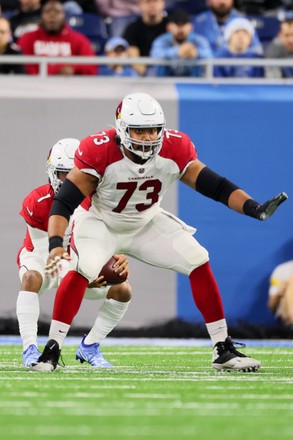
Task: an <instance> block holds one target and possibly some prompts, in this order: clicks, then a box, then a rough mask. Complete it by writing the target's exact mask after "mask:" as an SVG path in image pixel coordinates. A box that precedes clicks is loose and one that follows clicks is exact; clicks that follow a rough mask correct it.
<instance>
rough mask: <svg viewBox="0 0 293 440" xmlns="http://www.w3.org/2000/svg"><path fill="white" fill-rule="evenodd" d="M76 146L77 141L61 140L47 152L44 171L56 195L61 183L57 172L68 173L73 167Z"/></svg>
mask: <svg viewBox="0 0 293 440" xmlns="http://www.w3.org/2000/svg"><path fill="white" fill-rule="evenodd" d="M78 146H79V140H78V139H72V138H66V139H61V140H60V141H58V142H57V143H56V144H55V145H54V146H53V147H52V148H51V150H50V152H49V156H48V159H47V164H46V171H47V174H48V177H49V182H50V184H51V186H52V188H53V190H54V193H55V194H57V193H58V191H59V189H60V187H61V185H62V183H63V181H62V180H61V179H60V178H59V172H62V173H69V171H70V170H71V169H72V168H73V167H74V155H75V151H76V149H77V147H78Z"/></svg>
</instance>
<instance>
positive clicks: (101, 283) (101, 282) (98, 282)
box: [88, 275, 107, 289]
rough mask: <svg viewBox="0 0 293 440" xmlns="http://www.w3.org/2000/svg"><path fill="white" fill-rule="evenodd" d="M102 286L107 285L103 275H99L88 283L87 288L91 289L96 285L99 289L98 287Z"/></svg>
mask: <svg viewBox="0 0 293 440" xmlns="http://www.w3.org/2000/svg"><path fill="white" fill-rule="evenodd" d="M104 286H107V282H106V281H104V277H103V275H101V276H100V277H98V278H96V279H95V280H94V281H92V282H91V283H89V285H88V288H90V289H92V288H93V287H97V288H98V289H99V288H100V287H104Z"/></svg>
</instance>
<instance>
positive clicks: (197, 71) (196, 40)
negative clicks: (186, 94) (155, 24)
mask: <svg viewBox="0 0 293 440" xmlns="http://www.w3.org/2000/svg"><path fill="white" fill-rule="evenodd" d="M186 42H191V43H193V44H194V45H195V46H196V48H197V51H198V56H197V58H196V59H198V60H200V59H205V58H213V53H212V50H211V48H210V45H209V42H208V41H207V40H206V39H205V38H203V37H202V36H200V35H197V34H195V33H194V32H192V33H190V34H189V35H188V37H187V39H186ZM179 47H180V45H179V44H178V43H177V42H176V41H175V40H174V37H173V35H172V33H170V32H167V33H165V34H163V35H160V36H159V37H157V38H156V39H155V40H154V41H153V44H152V47H151V52H150V55H151V57H153V58H161V59H164V60H174V61H176V63H174V65H172V66H155V69H154V70H155V75H156V76H196V77H198V76H202V74H203V69H202V67H201V66H187V65H184V61H185V60H184V59H183V58H180V57H179V55H178V51H179ZM187 61H188V62H189V61H191V60H187Z"/></svg>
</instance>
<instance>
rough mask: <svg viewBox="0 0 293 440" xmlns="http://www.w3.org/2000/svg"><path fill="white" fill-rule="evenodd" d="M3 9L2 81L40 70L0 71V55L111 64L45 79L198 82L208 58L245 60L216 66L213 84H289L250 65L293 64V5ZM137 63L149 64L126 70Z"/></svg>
mask: <svg viewBox="0 0 293 440" xmlns="http://www.w3.org/2000/svg"><path fill="white" fill-rule="evenodd" d="M0 8H1V10H0V73H2V74H9V73H12V74H20V73H21V74H28V75H36V74H37V73H38V72H39V66H38V64H27V65H23V64H18V63H15V64H9V63H3V62H1V55H20V56H21V55H32V56H47V57H48V56H50V57H59V56H62V57H71V56H92V57H94V56H96V55H99V56H105V57H110V58H111V61H109V63H108V64H105V65H104V64H101V65H100V66H97V65H95V64H93V65H91V64H82V63H79V64H75V63H74V64H73V63H70V61H69V62H68V63H66V64H49V66H48V74H49V75H58V74H59V75H106V76H124V77H125V76H133V77H135V76H136V77H140V76H160V77H182V76H183V77H201V76H204V75H205V68H204V66H202V65H201V64H198V63H196V62H195V61H196V60H204V59H211V58H212V59H214V60H221V59H226V60H227V59H239V60H241V59H242V60H245V62H244V64H243V65H241V64H240V63H237V65H232V64H231V65H229V64H227V63H226V64H225V65H222V64H219V65H217V64H216V61H214V63H215V66H214V75H215V76H217V77H239V78H241V77H258V78H262V77H267V78H289V77H292V76H293V68H292V67H290V66H289V67H276V66H274V65H271V66H268V67H265V68H263V67H259V66H255V65H249V64H248V62H247V59H253V58H258V59H259V58H270V59H290V58H292V56H293V0H257V1H249V0H197V1H194V0H128V1H127V2H126V1H124V0H87V1H85V0H75V1H67V0H65V1H61V0H45V1H42V0H0ZM140 57H143V58H144V59H147V60H149V62H146V63H141V64H133V63H132V64H127V60H128V59H129V58H140ZM113 59H114V60H115V61H113ZM138 61H141V60H138ZM152 61H153V64H152ZM160 62H161V64H160ZM135 63H136V60H135Z"/></svg>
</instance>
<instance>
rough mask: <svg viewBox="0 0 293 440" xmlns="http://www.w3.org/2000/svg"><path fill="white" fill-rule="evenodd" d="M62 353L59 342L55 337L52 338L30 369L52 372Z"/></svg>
mask: <svg viewBox="0 0 293 440" xmlns="http://www.w3.org/2000/svg"><path fill="white" fill-rule="evenodd" d="M60 355H61V350H60V348H59V344H58V342H57V341H55V340H54V339H50V340H49V341H48V342H47V344H46V346H45V348H44V351H43V353H42V354H41V356H40V357H39V359H38V360H37V362H34V363H32V365H31V366H30V371H38V372H45V373H50V372H52V371H54V370H55V369H56V367H57V365H58V361H59V358H60Z"/></svg>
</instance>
